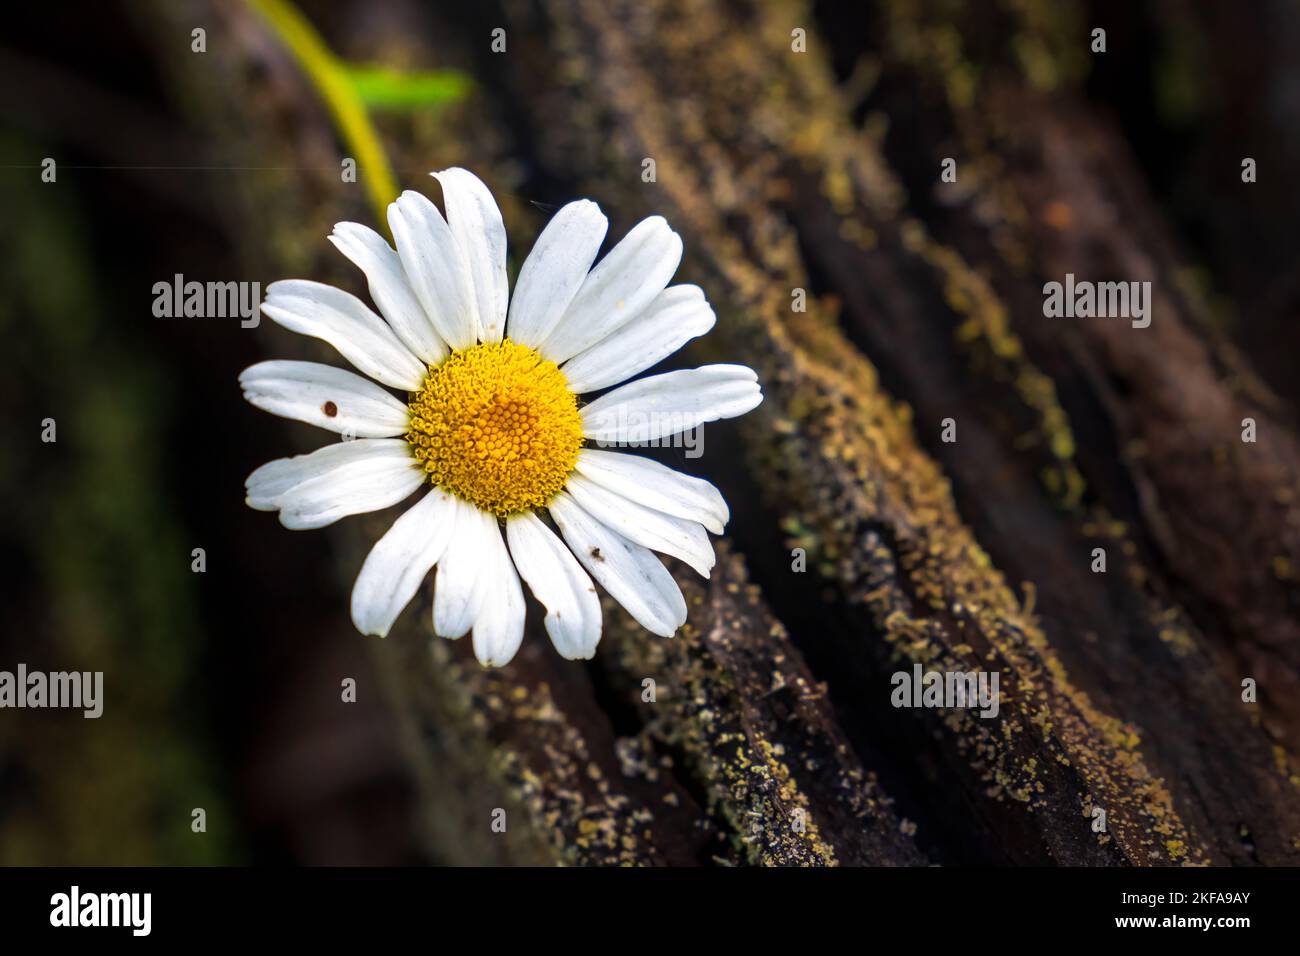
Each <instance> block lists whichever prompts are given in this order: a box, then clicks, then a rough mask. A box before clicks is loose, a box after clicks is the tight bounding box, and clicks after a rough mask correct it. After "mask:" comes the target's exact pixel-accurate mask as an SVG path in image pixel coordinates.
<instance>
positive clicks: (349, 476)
mask: <svg viewBox="0 0 1300 956" xmlns="http://www.w3.org/2000/svg"><path fill="white" fill-rule="evenodd" d="M423 481H424V469H422V468H421V467H420V465H419V463H418V462H416V460H415V458H414V457H413V456H412V455H411V450H410V448H409V447H406V443H405V442H395V443H394V444H393V446H391V447H385V448H382V449H374V450H372V452H371V453H370V454H368V455H366V456H365V457H363V458H360V459H357V460H355V461H348V462H345V463H343V464H338V465H336V466H335V467H332V468H330V470H329V471H326V472H324V473H322V474H319V475H317V476H316V477H314V478H308V479H307V480H306V481H303V482H301V483H299V484H296V485H294V486H293V487H292V488H290V489H289V490H288V491H285V492H283V493H282V494H281V495H280V524H282V525H284V526H285V527H286V528H291V529H293V530H295V531H302V530H306V529H308V528H323V527H325V526H326V525H328V524H333V523H334V522H335V521H338V520H339V519H340V518H345V517H347V516H348V515H359V514H364V513H365V512H368V511H379V510H381V509H383V508H387V507H389V506H390V505H395V504H397V503H398V502H399V501H401V500H403V499H404V498H406V497H408V496H409V495H410V494H411V493H412V492H414V491H415V489H416V488H418V487H420V483H421V482H423Z"/></svg>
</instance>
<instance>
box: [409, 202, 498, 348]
mask: <svg viewBox="0 0 1300 956" xmlns="http://www.w3.org/2000/svg"><path fill="white" fill-rule="evenodd" d="M388 226H389V228H390V229H392V230H393V238H394V239H396V240H397V255H398V258H400V259H401V260H402V269H403V271H405V272H406V280H407V282H409V283H410V285H411V289H412V290H414V292H415V297H416V298H417V299H419V300H420V305H422V306H424V311H425V314H427V315H428V316H429V320H430V321H431V322H432V323H433V327H434V329H436V330H437V332H438V335H439V336H441V337H442V340H443V341H444V342H446V343H447V344H449V345H450V346H451V347H452V348H453V349H466V348H469V347H470V346H471V345H473V344H474V343H475V342H476V341H477V340H478V306H477V303H476V301H475V299H474V297H473V294H472V292H471V289H470V285H469V277H468V276H467V275H466V274H465V265H464V261H463V260H462V258H461V254H460V247H459V246H458V245H457V244H456V239H455V237H454V236H453V235H452V233H451V228H450V227H449V226H448V225H447V220H445V219H443V218H442V213H440V212H439V211H438V207H437V206H435V205H434V204H433V203H432V202H431V201H430V200H429V198H428V197H427V196H423V195H421V194H420V193H417V192H413V191H411V190H409V189H408V190H407V191H406V192H404V193H402V195H401V196H399V197H398V199H397V201H396V202H393V203H389V205H388Z"/></svg>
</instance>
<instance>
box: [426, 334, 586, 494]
mask: <svg viewBox="0 0 1300 956" xmlns="http://www.w3.org/2000/svg"><path fill="white" fill-rule="evenodd" d="M409 408H410V411H411V425H410V428H409V430H408V431H407V433H406V440H407V441H408V442H409V443H410V444H411V448H412V450H413V451H414V452H415V457H416V458H417V459H419V460H420V463H421V464H423V465H424V470H425V471H426V472H428V474H429V480H430V481H432V482H433V483H434V484H435V485H437V486H438V487H440V488H445V489H446V490H447V491H450V492H451V493H452V494H454V495H456V496H457V497H459V498H463V499H465V500H466V501H468V502H471V503H472V504H474V505H477V506H478V507H479V508H481V509H482V510H484V511H487V512H491V513H492V514H495V515H497V516H498V517H502V518H504V517H506V516H508V515H512V514H516V513H517V512H520V511H531V510H533V509H535V508H540V507H542V506H543V505H545V504H546V503H547V502H548V501H550V500H551V498H552V497H553V496H554V495H555V494H556V492H558V491H560V489H562V488H563V487H564V483H565V481H567V480H568V477H569V473H570V472H571V471H573V466H574V465H575V464H576V463H577V461H578V450H579V449H580V448H581V447H582V418H581V417H580V416H579V414H578V400H577V398H576V397H575V396H574V394H573V393H572V392H571V391H569V385H568V382H567V381H566V380H565V378H564V373H563V372H561V371H560V369H559V366H557V365H556V364H555V363H554V362H551V361H547V360H546V359H544V358H542V357H541V356H540V355H538V354H537V353H536V352H535V351H533V350H532V349H530V348H528V347H527V346H526V345H520V344H518V343H517V342H511V341H510V340H509V339H506V340H505V341H504V342H483V343H481V344H479V345H475V346H472V347H471V348H468V349H465V350H464V351H461V352H456V353H454V354H452V355H451V356H450V357H449V358H447V359H446V360H445V361H443V362H441V363H440V364H439V365H437V366H436V367H434V368H431V369H430V370H429V374H428V375H427V376H426V377H425V379H424V385H423V386H422V387H421V388H420V391H419V392H417V393H415V394H414V395H413V396H412V398H411V402H410V404H409Z"/></svg>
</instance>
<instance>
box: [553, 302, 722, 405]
mask: <svg viewBox="0 0 1300 956" xmlns="http://www.w3.org/2000/svg"><path fill="white" fill-rule="evenodd" d="M715 321H716V317H715V316H714V314H713V309H711V308H710V307H709V303H708V301H707V300H706V299H705V298H704V292H703V290H701V289H700V287H699V286H696V285H675V286H670V287H669V288H667V289H664V291H663V292H660V293H659V295H658V296H656V297H655V300H654V301H653V302H651V303H650V305H649V306H648V307H647V308H646V310H645V311H644V312H642V313H641V314H640V315H638V316H637V317H636V318H634V319H633V320H632V321H631V322H629V323H628V324H627V325H625V326H623V327H622V328H621V329H619V330H618V331H617V332H614V333H613V334H611V335H608V336H606V337H605V338H603V339H601V340H600V341H599V342H597V343H596V344H595V345H593V346H592V347H591V348H589V349H584V350H583V351H581V352H579V353H578V354H577V355H575V356H574V357H573V358H571V359H569V361H567V362H565V363H564V369H563V371H564V375H565V377H566V378H567V379H568V380H569V388H571V389H573V391H575V392H577V393H578V394H579V395H581V394H583V393H584V392H594V391H596V389H598V388H608V387H609V386H611V385H617V384H618V383H619V382H625V381H627V380H628V379H629V378H631V377H632V376H633V375H636V374H638V373H640V372H644V371H645V370H646V369H648V368H649V367H650V366H652V365H654V364H655V363H656V362H660V361H662V360H663V359H665V358H667V357H668V356H670V355H672V354H673V353H674V352H676V351H677V350H678V349H680V348H681V347H682V346H683V345H685V344H686V343H687V342H689V341H690V340H691V339H693V338H696V337H697V336H700V335H703V334H704V333H705V332H707V331H709V329H711V328H713V323H714V322H715Z"/></svg>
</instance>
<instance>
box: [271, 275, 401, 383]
mask: <svg viewBox="0 0 1300 956" xmlns="http://www.w3.org/2000/svg"><path fill="white" fill-rule="evenodd" d="M262 311H263V312H264V313H266V315H267V317H268V318H270V319H271V320H272V321H274V322H277V323H279V324H280V325H283V326H284V327H285V328H286V329H289V330H290V331H291V332H298V333H299V334H301V335H310V336H312V337H313V338H317V339H323V340H325V341H326V342H328V343H329V344H330V345H332V346H334V348H336V349H337V350H338V352H339V354H340V355H342V356H343V357H344V358H345V359H347V360H348V361H349V362H351V363H352V364H353V365H355V366H356V367H357V368H358V369H360V370H361V371H362V372H364V373H365V374H367V375H369V376H370V377H371V378H373V379H375V380H376V381H379V382H383V383H384V384H385V385H391V386H392V387H393V388H404V389H406V390H407V391H414V390H415V389H417V388H419V387H420V383H421V382H423V381H424V373H425V366H424V363H423V362H421V361H420V360H419V359H418V358H416V357H415V356H414V355H412V354H411V350H410V349H408V348H407V347H406V346H405V345H403V344H402V341H401V339H399V338H398V337H397V334H396V333H395V332H394V331H393V330H392V328H391V327H389V325H388V324H387V323H386V322H385V321H384V320H383V319H381V318H380V317H379V316H377V315H375V313H373V312H371V311H370V309H369V307H368V306H367V305H366V304H365V303H364V302H362V301H361V300H360V299H358V298H357V297H356V296H355V295H352V294H351V293H350V292H344V291H343V290H342V289H336V288H334V287H333V286H329V285H325V284H324V283H322V282H311V281H308V280H306V279H285V280H283V281H281V282H272V283H271V284H270V285H269V286H267V287H266V301H265V302H263V303H262Z"/></svg>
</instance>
